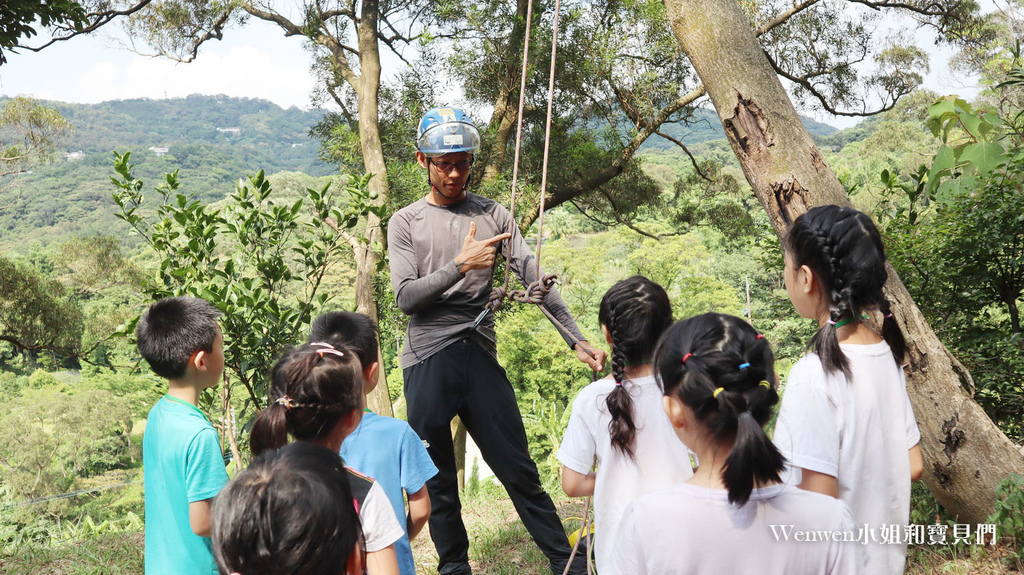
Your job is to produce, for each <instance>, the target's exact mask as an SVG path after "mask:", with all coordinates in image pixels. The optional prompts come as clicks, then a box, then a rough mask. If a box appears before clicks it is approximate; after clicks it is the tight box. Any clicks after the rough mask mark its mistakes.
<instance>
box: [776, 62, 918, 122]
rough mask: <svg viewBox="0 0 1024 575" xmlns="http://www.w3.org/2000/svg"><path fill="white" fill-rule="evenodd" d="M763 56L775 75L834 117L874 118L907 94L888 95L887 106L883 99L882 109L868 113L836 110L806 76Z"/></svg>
mask: <svg viewBox="0 0 1024 575" xmlns="http://www.w3.org/2000/svg"><path fill="white" fill-rule="evenodd" d="M764 55H765V57H766V58H767V59H768V63H769V64H771V66H772V69H774V70H775V73H776V74H778V75H779V76H782V77H783V78H785V79H787V80H789V81H790V82H793V83H794V84H798V85H800V86H802V87H803V88H804V89H805V90H807V92H808V93H810V94H811V95H812V96H814V97H815V99H817V100H818V103H820V104H821V107H822V109H824V110H825V111H826V112H828V113H830V114H832V115H835V116H853V117H865V116H875V115H878V114H881V113H882V112H887V111H889V110H891V109H893V107H895V106H896V102H898V101H899V99H900V98H901V97H903V96H905V95H906V94H907V92H902V93H900V94H898V95H897V94H890V96H892V99H891V101H889V102H888V104H886V103H885V99H883V100H882V102H883V103H882V107H881V108H878V109H877V110H873V111H870V112H848V111H844V110H838V109H836V108H835V107H834V106H832V105H831V104H829V103H828V99H827V98H826V97H825V95H824V94H822V93H821V92H819V91H818V89H817V88H815V87H814V84H813V83H811V81H810V80H808V76H794V75H793V74H790V73H789V72H787V71H786V70H783V69H782V67H781V66H779V64H778V63H777V62H776V61H775V59H774V58H772V55H771V54H769V53H768V51H767V50H766V51H765V52H764Z"/></svg>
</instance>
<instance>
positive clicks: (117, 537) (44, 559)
mask: <svg viewBox="0 0 1024 575" xmlns="http://www.w3.org/2000/svg"><path fill="white" fill-rule="evenodd" d="M143 544H144V539H143V534H142V532H141V531H137V532H134V533H109V534H103V535H96V536H92V537H89V538H87V539H83V540H80V541H75V542H73V543H67V544H49V545H39V544H24V545H19V546H17V547H16V548H15V549H13V550H11V551H12V552H11V553H10V554H4V555H0V573H9V574H10V575H22V574H24V575H29V574H32V575H136V574H141V573H143V570H144V565H143V560H142V549H143Z"/></svg>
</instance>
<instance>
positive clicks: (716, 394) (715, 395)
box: [711, 387, 725, 398]
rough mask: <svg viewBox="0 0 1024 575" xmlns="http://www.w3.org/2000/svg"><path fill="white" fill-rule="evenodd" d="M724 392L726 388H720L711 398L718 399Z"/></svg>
mask: <svg viewBox="0 0 1024 575" xmlns="http://www.w3.org/2000/svg"><path fill="white" fill-rule="evenodd" d="M723 391H725V388H724V387H719V388H718V389H716V390H715V391H714V393H712V394H711V397H714V398H718V394H719V393H722V392H723Z"/></svg>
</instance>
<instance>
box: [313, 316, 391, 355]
mask: <svg viewBox="0 0 1024 575" xmlns="http://www.w3.org/2000/svg"><path fill="white" fill-rule="evenodd" d="M309 341H310V342H316V341H322V342H326V343H329V344H331V345H333V346H335V347H341V346H345V347H348V348H350V349H352V351H354V352H355V353H356V355H357V356H358V357H359V362H360V363H362V364H363V368H366V367H367V366H369V365H370V364H371V363H373V362H375V361H377V351H378V344H377V324H375V323H374V322H373V320H372V319H370V318H369V317H368V316H366V315H364V314H361V313H355V312H351V311H331V312H327V313H323V314H320V315H318V316H317V317H316V319H314V320H313V324H312V325H311V326H310V327H309Z"/></svg>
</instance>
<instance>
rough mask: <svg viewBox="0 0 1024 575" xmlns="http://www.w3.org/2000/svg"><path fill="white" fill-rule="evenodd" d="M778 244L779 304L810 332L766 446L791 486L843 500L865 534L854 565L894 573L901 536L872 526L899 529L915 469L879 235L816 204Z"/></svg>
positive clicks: (898, 336) (899, 339)
mask: <svg viewBox="0 0 1024 575" xmlns="http://www.w3.org/2000/svg"><path fill="white" fill-rule="evenodd" d="M783 247H784V249H785V261H786V263H785V266H786V269H785V282H786V291H787V292H788V293H789V298H790V300H791V301H792V302H793V306H794V307H795V308H796V311H797V313H799V314H800V315H801V316H803V317H806V318H809V319H813V320H815V321H816V322H817V324H818V327H819V329H818V332H817V333H816V334H815V335H814V337H813V338H812V339H811V341H810V343H809V344H808V348H809V350H810V353H809V354H807V355H806V356H804V357H803V358H802V359H801V360H800V361H799V362H797V363H796V365H794V366H793V369H792V370H791V371H790V373H789V378H788V380H787V383H786V391H785V398H784V400H783V401H782V407H781V409H780V411H779V419H778V426H777V430H776V434H775V443H776V445H778V446H779V448H780V449H781V450H782V451H783V453H785V454H786V457H787V458H788V459H789V461H790V463H791V465H792V467H793V470H794V472H793V473H792V475H791V477H792V479H791V481H793V482H799V485H800V487H802V488H804V489H808V490H811V491H817V492H819V493H824V494H827V495H831V496H832V497H838V498H839V499H842V500H843V501H845V502H847V503H848V504H849V505H850V508H851V509H852V510H853V516H854V519H855V520H856V522H857V524H858V525H866V526H867V529H869V530H873V531H874V532H875V533H874V538H875V539H876V541H871V540H870V539H871V538H869V542H868V544H867V546H866V548H865V551H866V553H865V554H864V560H865V564H864V565H863V566H862V570H863V571H864V572H866V573H880V574H886V573H892V574H896V573H903V569H904V563H905V560H906V541H905V540H904V539H903V538H902V537H901V536H896V537H895V539H893V538H885V537H884V536H883V535H882V530H883V529H885V530H886V531H888V530H891V526H903V525H906V524H907V523H908V521H909V519H910V484H911V482H912V481H916V480H918V479H920V477H921V474H922V472H923V470H924V463H923V460H922V458H921V449H920V446H919V445H918V442H919V441H920V438H921V434H920V432H919V431H918V429H917V422H916V420H915V419H914V411H913V409H912V408H911V405H910V398H909V396H908V395H907V384H906V379H905V376H904V373H903V367H902V365H901V364H902V363H903V356H904V352H905V349H906V343H905V342H904V339H903V334H902V333H901V332H900V328H899V326H898V325H897V323H896V319H895V318H894V317H893V314H892V312H891V310H890V305H889V302H888V300H886V298H885V294H884V293H883V291H882V286H883V285H884V284H885V281H886V278H887V276H888V274H887V272H886V264H885V249H884V247H883V245H882V239H881V237H880V235H879V233H878V229H877V228H876V227H875V225H874V223H872V221H871V218H869V217H868V216H867V215H865V214H863V213H861V212H859V211H857V210H855V209H852V208H847V207H839V206H820V207H817V208H814V209H811V210H809V211H808V212H807V213H805V214H803V215H801V216H800V217H798V218H797V219H796V221H795V222H794V223H793V226H792V227H791V228H790V229H789V232H788V233H787V234H786V237H785V239H784V241H783ZM879 318H880V319H881V321H880V322H879V321H878V320H879ZM879 324H880V327H879ZM901 529H902V528H901Z"/></svg>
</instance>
